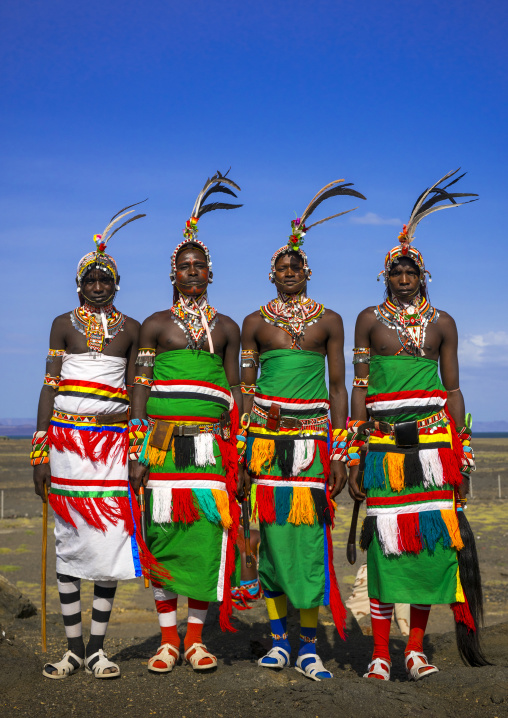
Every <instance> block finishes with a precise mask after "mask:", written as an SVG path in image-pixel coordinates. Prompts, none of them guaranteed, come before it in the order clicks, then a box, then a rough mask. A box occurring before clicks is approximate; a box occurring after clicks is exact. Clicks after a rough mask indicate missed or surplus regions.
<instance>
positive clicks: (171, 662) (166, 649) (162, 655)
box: [148, 643, 180, 673]
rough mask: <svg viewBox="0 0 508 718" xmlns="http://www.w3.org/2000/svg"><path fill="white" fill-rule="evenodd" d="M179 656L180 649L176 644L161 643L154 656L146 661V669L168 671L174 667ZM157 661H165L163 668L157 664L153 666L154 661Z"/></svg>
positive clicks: (156, 671) (158, 671)
mask: <svg viewBox="0 0 508 718" xmlns="http://www.w3.org/2000/svg"><path fill="white" fill-rule="evenodd" d="M179 658H180V651H179V650H178V648H177V647H176V646H173V645H172V644H171V643H163V644H162V646H161V647H160V648H159V649H158V651H157V653H156V654H155V656H152V657H151V658H150V660H149V661H148V670H149V671H151V672H153V673H170V672H171V671H172V670H173V668H174V667H175V664H176V662H177V661H178V659H179ZM157 661H162V663H165V664H166V666H165V668H159V667H158V666H154V663H156V662H157Z"/></svg>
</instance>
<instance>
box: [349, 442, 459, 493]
mask: <svg viewBox="0 0 508 718" xmlns="http://www.w3.org/2000/svg"><path fill="white" fill-rule="evenodd" d="M421 446H425V444H422V445H421ZM461 483H462V475H461V473H460V471H459V466H458V464H457V459H456V455H455V453H454V451H453V449H451V448H449V449H448V448H439V449H425V448H421V449H419V450H411V449H407V450H405V451H404V452H403V453H402V452H397V453H396V452H392V451H386V452H382V451H369V453H368V454H367V457H366V460H365V473H364V476H363V488H364V489H365V490H367V491H368V490H370V489H391V490H392V491H402V489H405V488H417V487H419V486H423V487H425V488H430V487H432V486H436V487H439V488H440V487H442V486H444V485H445V484H450V486H454V487H458V486H460V484H461Z"/></svg>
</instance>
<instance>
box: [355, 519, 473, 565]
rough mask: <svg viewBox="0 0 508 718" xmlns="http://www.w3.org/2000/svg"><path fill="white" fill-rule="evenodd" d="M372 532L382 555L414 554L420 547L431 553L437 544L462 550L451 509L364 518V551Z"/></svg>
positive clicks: (362, 540) (462, 545) (362, 538)
mask: <svg viewBox="0 0 508 718" xmlns="http://www.w3.org/2000/svg"><path fill="white" fill-rule="evenodd" d="M374 533H375V534H376V535H377V538H378V541H379V545H380V546H381V549H382V551H383V553H384V555H385V556H390V555H395V556H400V555H401V554H402V553H414V554H418V553H420V552H421V551H423V550H424V548H426V549H427V550H428V551H429V553H434V551H435V549H436V546H437V544H438V542H439V541H442V544H443V547H444V548H450V547H453V548H456V549H457V551H460V550H461V549H462V548H463V547H464V543H463V541H462V539H461V536H460V530H459V523H458V519H457V513H456V512H455V510H454V509H451V510H449V509H444V510H441V511H439V510H436V511H420V512H419V513H404V514H395V513H390V514H387V515H386V516H367V517H366V518H365V520H364V522H363V526H362V531H361V535H360V548H362V549H363V550H364V551H366V550H367V549H368V547H369V546H370V543H371V541H372V539H373V538H374Z"/></svg>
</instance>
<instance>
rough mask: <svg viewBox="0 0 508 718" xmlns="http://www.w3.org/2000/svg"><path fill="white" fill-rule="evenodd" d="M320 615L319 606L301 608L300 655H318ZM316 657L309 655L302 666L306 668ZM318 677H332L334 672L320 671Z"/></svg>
mask: <svg viewBox="0 0 508 718" xmlns="http://www.w3.org/2000/svg"><path fill="white" fill-rule="evenodd" d="M318 616H319V606H315V607H314V608H301V609H300V648H299V650H298V655H299V656H304V655H305V654H309V653H311V654H313V655H316V640H317V639H316V635H317V624H318ZM313 662H314V659H313V658H312V657H310V656H309V658H305V659H304V660H303V661H302V664H301V667H302V668H303V669H304V670H305V668H306V667H307V666H309V665H311V664H312V663H313ZM316 676H317V677H318V678H321V679H323V678H332V674H331V673H330V672H329V671H320V672H319V673H317V674H316Z"/></svg>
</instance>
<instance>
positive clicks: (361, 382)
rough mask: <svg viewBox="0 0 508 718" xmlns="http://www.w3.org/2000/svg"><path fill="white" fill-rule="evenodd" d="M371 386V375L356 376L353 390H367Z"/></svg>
mask: <svg viewBox="0 0 508 718" xmlns="http://www.w3.org/2000/svg"><path fill="white" fill-rule="evenodd" d="M368 386H369V375H368V374H367V376H355V378H354V379H353V389H367V388H368Z"/></svg>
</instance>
